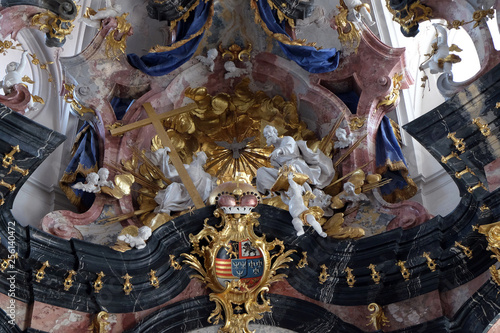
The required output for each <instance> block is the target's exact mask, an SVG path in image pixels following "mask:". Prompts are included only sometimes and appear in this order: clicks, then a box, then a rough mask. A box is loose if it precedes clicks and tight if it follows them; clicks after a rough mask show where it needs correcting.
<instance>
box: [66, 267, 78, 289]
mask: <svg viewBox="0 0 500 333" xmlns="http://www.w3.org/2000/svg"><path fill="white" fill-rule="evenodd" d="M75 274H76V272H75V271H74V270H69V271H68V276H67V277H66V278H65V279H64V290H66V291H68V290H69V288H71V287H72V286H73V282H74V280H73V276H75Z"/></svg>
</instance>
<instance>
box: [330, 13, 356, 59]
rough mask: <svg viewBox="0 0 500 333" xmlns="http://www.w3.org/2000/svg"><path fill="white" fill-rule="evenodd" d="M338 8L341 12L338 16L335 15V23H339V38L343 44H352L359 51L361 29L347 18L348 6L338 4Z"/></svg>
mask: <svg viewBox="0 0 500 333" xmlns="http://www.w3.org/2000/svg"><path fill="white" fill-rule="evenodd" d="M337 8H338V9H339V11H340V12H339V14H338V15H337V16H335V24H336V25H337V32H338V34H339V40H340V42H341V43H342V45H344V46H350V47H352V48H354V49H355V51H356V52H357V50H358V46H359V42H360V40H361V35H360V33H359V29H358V28H357V27H356V24H354V23H352V22H350V21H349V20H348V19H347V14H349V10H348V9H347V8H346V7H340V6H337Z"/></svg>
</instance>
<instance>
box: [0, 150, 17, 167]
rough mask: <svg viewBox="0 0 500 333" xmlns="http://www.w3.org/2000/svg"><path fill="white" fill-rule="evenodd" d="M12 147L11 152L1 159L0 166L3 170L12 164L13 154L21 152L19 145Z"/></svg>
mask: <svg viewBox="0 0 500 333" xmlns="http://www.w3.org/2000/svg"><path fill="white" fill-rule="evenodd" d="M11 147H12V150H11V151H10V152H9V153H7V154H5V155H4V156H3V158H2V166H3V167H4V168H8V167H9V166H10V165H11V164H12V162H14V160H15V158H14V154H15V153H20V152H21V149H20V148H19V145H17V146H11Z"/></svg>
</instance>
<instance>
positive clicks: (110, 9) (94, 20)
mask: <svg viewBox="0 0 500 333" xmlns="http://www.w3.org/2000/svg"><path fill="white" fill-rule="evenodd" d="M121 14H122V7H121V6H120V5H117V4H115V5H113V4H112V3H111V0H106V7H104V8H101V9H99V10H98V11H97V13H95V14H94V15H89V17H88V18H87V17H82V18H81V20H82V22H83V23H85V24H86V25H88V26H89V27H93V28H96V29H99V28H100V27H101V20H103V19H105V18H108V17H117V16H120V15H121Z"/></svg>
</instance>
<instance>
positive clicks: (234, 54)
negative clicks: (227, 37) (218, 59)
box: [219, 44, 252, 61]
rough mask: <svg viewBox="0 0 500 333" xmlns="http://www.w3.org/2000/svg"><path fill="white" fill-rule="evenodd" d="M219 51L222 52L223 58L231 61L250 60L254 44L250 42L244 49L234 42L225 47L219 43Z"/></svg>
mask: <svg viewBox="0 0 500 333" xmlns="http://www.w3.org/2000/svg"><path fill="white" fill-rule="evenodd" d="M219 52H220V53H221V54H222V58H223V59H227V60H230V61H235V60H239V61H248V60H250V53H251V52H252V44H248V46H247V47H246V48H244V49H243V48H241V46H239V45H238V44H232V45H231V46H229V48H227V49H224V48H223V47H222V44H219Z"/></svg>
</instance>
